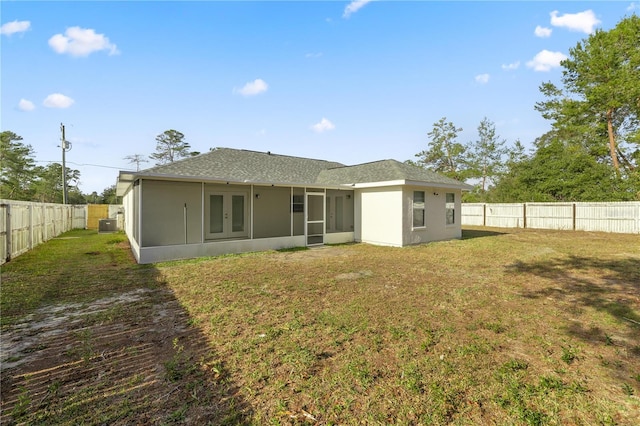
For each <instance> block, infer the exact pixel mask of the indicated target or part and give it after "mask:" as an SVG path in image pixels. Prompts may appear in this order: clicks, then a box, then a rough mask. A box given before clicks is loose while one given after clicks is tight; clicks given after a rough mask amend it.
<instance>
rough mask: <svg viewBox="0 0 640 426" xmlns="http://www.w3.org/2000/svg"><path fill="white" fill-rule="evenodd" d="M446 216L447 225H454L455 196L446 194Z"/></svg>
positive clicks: (449, 193) (450, 193) (451, 193)
mask: <svg viewBox="0 0 640 426" xmlns="http://www.w3.org/2000/svg"><path fill="white" fill-rule="evenodd" d="M445 209H446V214H447V225H453V224H454V223H456V194H454V193H453V192H447V201H446V204H445Z"/></svg>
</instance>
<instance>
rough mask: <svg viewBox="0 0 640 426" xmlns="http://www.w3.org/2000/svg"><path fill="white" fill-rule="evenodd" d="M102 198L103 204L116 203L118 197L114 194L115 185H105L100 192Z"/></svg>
mask: <svg viewBox="0 0 640 426" xmlns="http://www.w3.org/2000/svg"><path fill="white" fill-rule="evenodd" d="M100 196H101V198H102V203H103V204H118V197H117V196H116V186H115V185H111V186H108V187H106V188H105V189H104V190H103V191H102V194H101V195H100Z"/></svg>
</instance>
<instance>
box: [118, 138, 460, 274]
mask: <svg viewBox="0 0 640 426" xmlns="http://www.w3.org/2000/svg"><path fill="white" fill-rule="evenodd" d="M467 189H470V187H469V186H468V185H466V184H463V183H461V182H458V181H456V180H453V179H449V178H447V177H444V176H441V175H439V174H437V173H433V172H430V171H428V170H425V169H422V168H420V167H416V166H411V165H408V164H405V163H400V162H398V161H395V160H382V161H376V162H372V163H365V164H359V165H354V166H345V165H343V164H340V163H336V162H331V161H324V160H313V159H308V158H299V157H291V156H284V155H276V154H272V153H270V152H266V153H263V152H255V151H246V150H237V149H230V148H216V149H214V150H212V151H210V152H208V153H206V154H201V155H198V156H195V157H190V158H187V159H184V160H181V161H176V162H174V163H171V164H167V165H162V166H157V167H153V168H150V169H147V170H143V171H139V172H124V171H122V172H120V174H119V178H118V184H117V193H118V195H119V196H122V197H123V204H124V206H125V230H126V233H127V236H128V237H129V240H130V242H131V247H132V250H133V253H134V255H135V257H136V259H137V260H138V262H140V263H152V262H159V261H165V260H173V259H185V258H193V257H201V256H215V255H220V254H226V253H241V252H249V251H260V250H270V249H281V248H289V247H302V246H315V245H322V244H336V243H346V242H365V243H372V244H380V245H389V246H398V247H401V246H406V245H410V244H419V243H424V242H428V241H437V240H446V239H453V238H460V237H461V235H462V231H461V227H460V197H461V192H462V190H467Z"/></svg>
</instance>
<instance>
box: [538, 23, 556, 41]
mask: <svg viewBox="0 0 640 426" xmlns="http://www.w3.org/2000/svg"><path fill="white" fill-rule="evenodd" d="M552 31H553V30H552V29H551V28H547V27H541V26H540V25H538V26H537V27H536V29H535V31H534V32H533V33H534V34H535V35H536V37H540V38H546V37H551V32H552Z"/></svg>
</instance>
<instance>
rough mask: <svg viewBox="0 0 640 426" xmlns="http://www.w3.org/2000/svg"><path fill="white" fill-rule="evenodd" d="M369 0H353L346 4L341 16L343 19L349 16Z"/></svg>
mask: <svg viewBox="0 0 640 426" xmlns="http://www.w3.org/2000/svg"><path fill="white" fill-rule="evenodd" d="M371 1H372V0H353V1H352V2H351V3H349V4H348V5H347V7H345V8H344V13H343V14H342V17H343V18H345V19H347V18H349V17H350V16H351V15H352V14H354V13H356V12H357V11H358V10H360V9H361V8H362V7H364V6H365V5H366V4H367V3H371Z"/></svg>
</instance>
